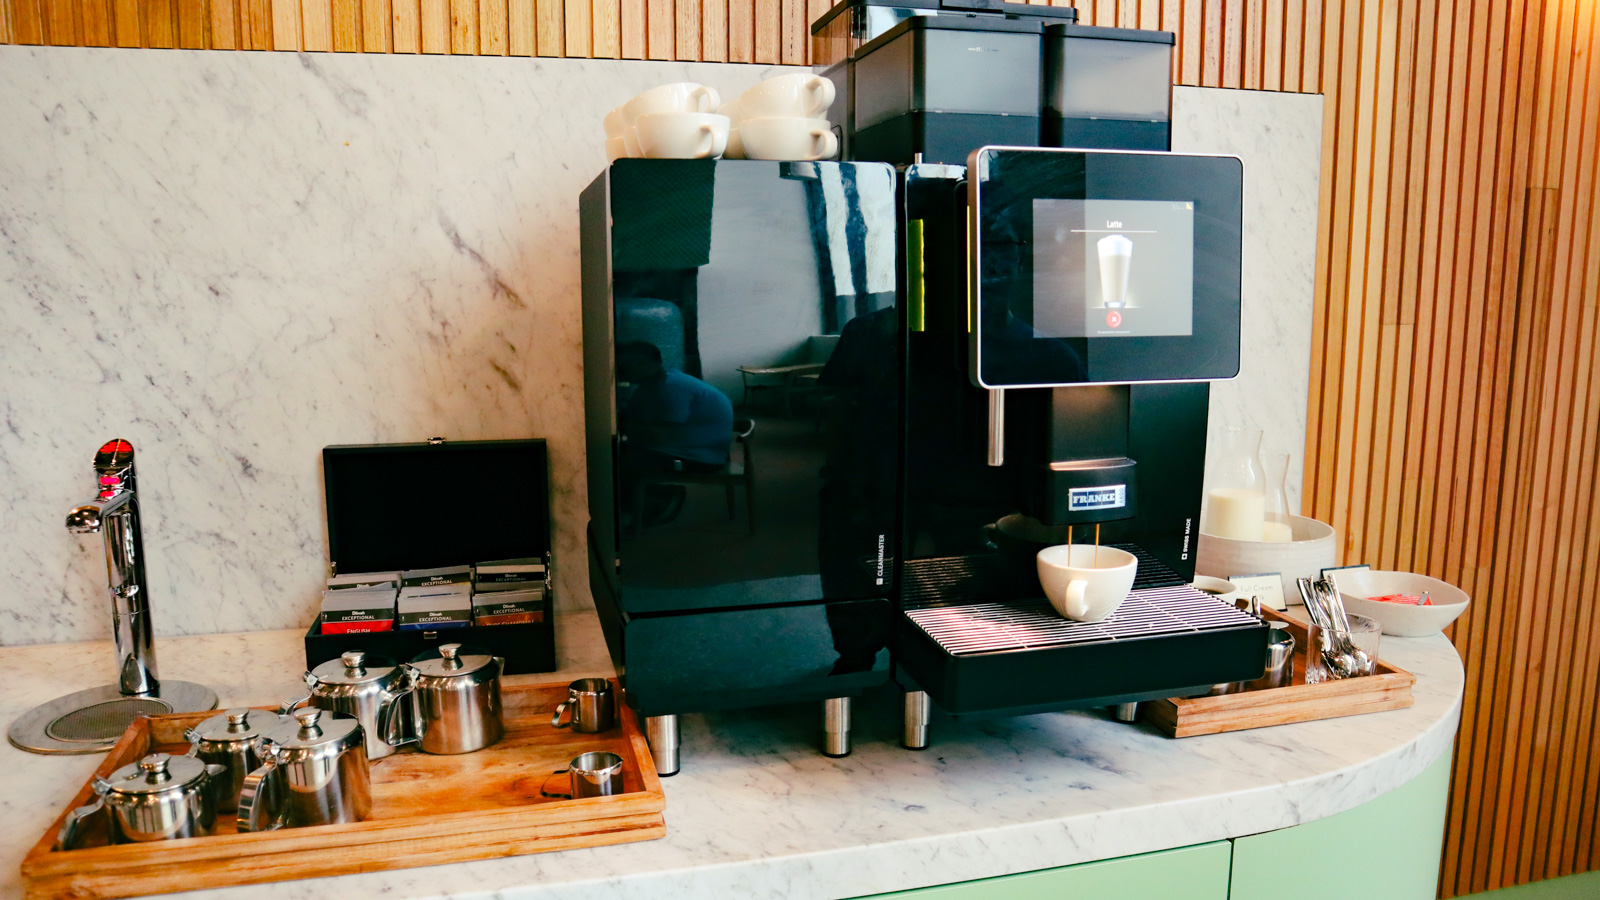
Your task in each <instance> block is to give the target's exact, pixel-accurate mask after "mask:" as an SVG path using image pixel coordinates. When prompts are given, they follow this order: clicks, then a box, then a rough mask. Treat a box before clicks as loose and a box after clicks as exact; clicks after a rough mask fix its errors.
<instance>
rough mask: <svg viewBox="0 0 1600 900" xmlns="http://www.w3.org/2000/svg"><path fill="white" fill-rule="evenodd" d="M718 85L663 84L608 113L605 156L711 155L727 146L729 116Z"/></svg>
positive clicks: (610, 157)
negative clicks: (721, 107) (721, 112)
mask: <svg viewBox="0 0 1600 900" xmlns="http://www.w3.org/2000/svg"><path fill="white" fill-rule="evenodd" d="M721 103H722V97H721V96H720V95H718V94H717V91H716V89H715V88H709V87H706V86H705V85H703V84H696V83H694V82H692V81H681V82H678V83H676V84H663V85H661V86H660V87H654V88H651V89H650V90H648V91H645V92H644V93H642V94H640V95H639V96H637V97H634V98H633V99H632V100H629V101H628V102H627V103H624V104H622V105H621V106H619V107H617V108H616V109H613V110H612V111H611V112H609V113H606V119H605V127H606V158H607V159H608V160H609V161H610V162H616V161H617V160H619V159H623V158H632V159H706V158H708V157H715V156H721V155H722V153H723V150H724V148H726V147H727V145H728V128H729V122H728V117H727V116H724V115H718V114H717V113H716V112H715V110H716V109H717V107H718V106H719V105H721Z"/></svg>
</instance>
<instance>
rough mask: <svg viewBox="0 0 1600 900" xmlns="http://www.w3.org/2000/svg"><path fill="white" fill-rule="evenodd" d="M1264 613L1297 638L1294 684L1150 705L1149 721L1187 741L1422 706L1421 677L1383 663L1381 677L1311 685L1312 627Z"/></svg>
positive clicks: (1147, 710)
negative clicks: (1415, 690)
mask: <svg viewBox="0 0 1600 900" xmlns="http://www.w3.org/2000/svg"><path fill="white" fill-rule="evenodd" d="M1262 613H1263V614H1264V615H1266V617H1267V621H1269V622H1272V621H1277V622H1287V623H1288V625H1289V631H1290V632H1291V633H1293V634H1294V646H1295V654H1294V682H1293V683H1292V684H1290V685H1289V686H1288V687H1281V688H1270V689H1268V690H1262V691H1246V692H1244V693H1242V694H1224V695H1222V696H1220V697H1196V698H1194V699H1191V700H1186V699H1182V698H1179V697H1172V698H1168V699H1166V700H1152V701H1150V702H1149V703H1146V704H1144V717H1145V719H1146V720H1147V721H1149V722H1151V723H1153V724H1154V725H1155V726H1156V727H1157V728H1160V729H1161V730H1162V731H1164V732H1166V735H1167V737H1174V738H1182V737H1194V736H1195V735H1198V734H1219V733H1221V732H1225V731H1244V730H1245V729H1248V728H1265V727H1266V726H1268V725H1287V724H1289V723H1291V722H1310V721H1314V720H1316V719H1332V718H1336V717H1338V716H1354V715H1360V714H1361V713H1369V712H1382V711H1383V710H1386V709H1404V708H1406V707H1408V706H1410V705H1411V704H1412V703H1414V702H1416V701H1415V700H1414V699H1413V698H1412V696H1411V685H1412V684H1414V683H1415V682H1416V680H1417V676H1415V675H1413V674H1411V673H1410V672H1407V671H1406V670H1404V669H1402V668H1400V667H1398V666H1392V665H1390V664H1388V663H1386V662H1384V661H1383V660H1381V659H1380V660H1378V674H1376V675H1368V676H1366V677H1363V678H1343V679H1339V680H1337V681H1324V682H1323V683H1321V684H1306V655H1305V651H1306V646H1307V643H1308V640H1309V637H1308V635H1307V634H1306V626H1305V625H1304V624H1302V623H1301V622H1298V621H1296V620H1294V619H1291V618H1289V617H1288V616H1285V615H1284V614H1282V613H1280V612H1278V611H1276V610H1273V609H1263V610H1262ZM1381 646H1382V645H1381V644H1380V647H1381Z"/></svg>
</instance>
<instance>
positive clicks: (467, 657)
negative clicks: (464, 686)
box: [410, 644, 501, 681]
mask: <svg viewBox="0 0 1600 900" xmlns="http://www.w3.org/2000/svg"><path fill="white" fill-rule="evenodd" d="M410 666H411V668H413V669H415V670H416V671H417V674H419V675H422V676H424V677H427V678H463V677H466V676H469V675H471V676H475V677H473V678H472V679H471V680H472V681H488V680H491V679H493V678H497V677H499V675H500V667H501V663H500V661H499V658H498V657H494V656H488V655H484V654H477V653H462V652H461V645H460V644H440V645H439V656H438V658H437V659H423V660H412V662H411V663H410ZM491 668H492V671H486V670H489V669H491Z"/></svg>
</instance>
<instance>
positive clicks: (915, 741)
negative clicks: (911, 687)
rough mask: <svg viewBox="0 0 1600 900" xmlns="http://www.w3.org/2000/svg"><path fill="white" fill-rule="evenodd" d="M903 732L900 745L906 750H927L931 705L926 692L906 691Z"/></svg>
mask: <svg viewBox="0 0 1600 900" xmlns="http://www.w3.org/2000/svg"><path fill="white" fill-rule="evenodd" d="M905 702H906V706H905V720H904V730H903V731H902V732H901V735H900V745H901V746H902V747H905V748H906V749H907V750H926V749H928V716H929V713H930V712H931V711H932V703H930V702H929V700H928V692H927V691H906V701H905Z"/></svg>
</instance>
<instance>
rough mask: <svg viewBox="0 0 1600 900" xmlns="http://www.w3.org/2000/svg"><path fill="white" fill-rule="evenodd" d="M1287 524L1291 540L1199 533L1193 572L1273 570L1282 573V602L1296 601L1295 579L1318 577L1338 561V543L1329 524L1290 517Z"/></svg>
mask: <svg viewBox="0 0 1600 900" xmlns="http://www.w3.org/2000/svg"><path fill="white" fill-rule="evenodd" d="M1289 527H1290V529H1292V530H1293V532H1294V540H1292V541H1236V540H1234V539H1233V538H1225V537H1217V536H1216V535H1214V534H1205V533H1203V532H1202V533H1201V535H1200V537H1199V539H1198V540H1197V541H1196V548H1195V557H1194V571H1195V574H1196V575H1210V576H1211V577H1213V578H1231V577H1232V576H1234V575H1260V574H1262V573H1265V572H1277V573H1278V574H1280V575H1282V576H1283V599H1284V601H1285V602H1287V603H1299V602H1300V589H1299V588H1297V587H1295V579H1296V578H1320V577H1322V570H1323V569H1329V568H1332V567H1334V566H1336V565H1338V564H1339V563H1338V561H1337V560H1338V553H1339V546H1338V541H1337V540H1335V537H1334V531H1333V526H1331V525H1327V524H1325V523H1322V522H1318V521H1317V520H1316V519H1308V518H1306V517H1305V516H1290V517H1289Z"/></svg>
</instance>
